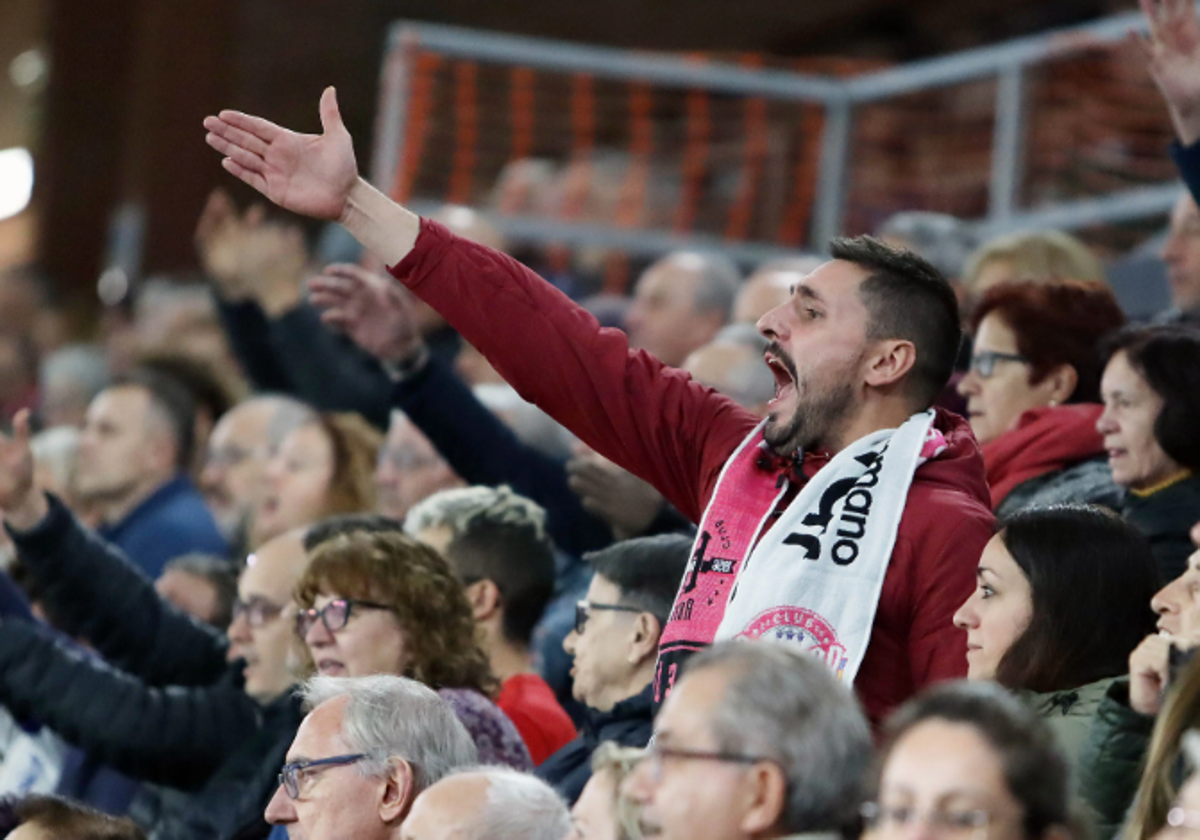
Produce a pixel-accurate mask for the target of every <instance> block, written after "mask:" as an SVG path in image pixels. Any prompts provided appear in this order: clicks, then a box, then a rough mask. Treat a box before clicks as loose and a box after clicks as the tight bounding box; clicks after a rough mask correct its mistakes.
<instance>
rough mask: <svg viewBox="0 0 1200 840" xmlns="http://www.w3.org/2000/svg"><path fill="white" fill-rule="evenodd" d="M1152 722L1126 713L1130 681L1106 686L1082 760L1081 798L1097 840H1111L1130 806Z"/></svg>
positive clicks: (1141, 716)
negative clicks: (1087, 809)
mask: <svg viewBox="0 0 1200 840" xmlns="http://www.w3.org/2000/svg"><path fill="white" fill-rule="evenodd" d="M1153 729H1154V718H1152V717H1147V716H1146V715H1143V714H1139V713H1138V712H1135V711H1134V710H1133V709H1131V708H1130V707H1129V681H1128V680H1127V679H1121V680H1117V681H1116V682H1114V683H1113V684H1112V685H1111V686H1109V688H1108V691H1107V692H1106V693H1105V695H1104V697H1103V699H1101V701H1100V706H1099V707H1098V708H1097V710H1096V716H1095V718H1094V719H1093V720H1092V728H1091V731H1090V732H1089V733H1088V738H1087V742H1086V743H1085V744H1084V747H1083V753H1082V755H1081V756H1080V777H1079V792H1080V795H1081V796H1082V797H1083V799H1084V801H1085V802H1086V803H1087V805H1088V808H1089V809H1090V811H1091V815H1092V821H1093V823H1094V824H1095V827H1096V835H1097V837H1098V838H1099V840H1109V838H1111V837H1114V836H1115V835H1116V833H1117V831H1118V830H1119V829H1120V827H1121V825H1122V823H1124V821H1125V815H1126V813H1127V812H1128V811H1129V807H1130V805H1132V804H1133V798H1134V795H1135V794H1136V793H1137V787H1138V783H1139V781H1140V780H1141V775H1142V761H1143V760H1144V759H1145V756H1146V749H1147V747H1148V746H1149V745H1150V733H1151V732H1152V731H1153Z"/></svg>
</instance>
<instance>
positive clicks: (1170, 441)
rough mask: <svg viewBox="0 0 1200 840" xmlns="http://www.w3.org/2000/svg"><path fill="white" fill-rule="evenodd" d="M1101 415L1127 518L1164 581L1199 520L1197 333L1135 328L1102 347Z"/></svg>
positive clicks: (1187, 549)
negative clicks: (1145, 540) (1144, 541)
mask: <svg viewBox="0 0 1200 840" xmlns="http://www.w3.org/2000/svg"><path fill="white" fill-rule="evenodd" d="M1105 350H1106V351H1107V356H1108V359H1107V364H1106V366H1105V368H1104V378H1103V380H1102V382H1101V392H1102V394H1103V397H1104V413H1103V414H1102V415H1101V416H1100V418H1099V420H1098V421H1097V423H1096V429H1097V431H1099V433H1100V434H1101V435H1103V436H1104V449H1105V451H1106V452H1107V453H1108V463H1109V466H1110V467H1111V469H1112V477H1113V481H1114V482H1115V483H1116V484H1118V485H1120V486H1121V487H1123V488H1125V490H1126V491H1127V492H1126V494H1125V498H1124V501H1123V502H1122V504H1121V513H1122V515H1123V516H1124V517H1125V518H1126V519H1128V520H1129V521H1130V522H1132V523H1133V524H1134V525H1135V526H1137V528H1138V530H1140V531H1141V532H1142V533H1143V534H1145V535H1146V537H1147V538H1149V540H1150V547H1151V549H1152V550H1153V551H1154V556H1155V557H1156V558H1157V559H1158V564H1159V568H1160V569H1161V570H1162V575H1163V580H1174V579H1175V578H1177V577H1179V575H1181V574H1182V573H1183V571H1184V569H1185V568H1186V567H1187V558H1188V555H1189V554H1191V553H1192V544H1191V540H1190V539H1189V537H1188V531H1189V530H1190V529H1191V527H1192V525H1193V524H1194V523H1195V522H1196V521H1197V520H1200V475H1197V472H1200V331H1197V330H1194V329H1186V328H1182V327H1137V328H1131V329H1127V330H1122V331H1121V332H1119V333H1117V334H1116V335H1114V336H1113V337H1112V338H1111V340H1109V341H1107V342H1106V343H1105Z"/></svg>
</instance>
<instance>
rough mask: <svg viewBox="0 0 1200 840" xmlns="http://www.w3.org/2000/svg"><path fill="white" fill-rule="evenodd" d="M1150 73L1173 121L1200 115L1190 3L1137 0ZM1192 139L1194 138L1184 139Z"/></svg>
mask: <svg viewBox="0 0 1200 840" xmlns="http://www.w3.org/2000/svg"><path fill="white" fill-rule="evenodd" d="M1140 3H1141V7H1142V12H1143V13H1144V14H1145V16H1146V22H1147V24H1148V25H1149V29H1150V35H1149V37H1148V38H1146V39H1143V40H1142V42H1141V43H1142V47H1143V48H1144V50H1145V52H1146V58H1147V62H1148V65H1149V68H1150V74H1151V75H1152V76H1153V77H1154V81H1155V82H1156V83H1157V84H1158V88H1159V90H1160V91H1162V95H1163V98H1164V99H1166V100H1167V104H1168V105H1169V106H1170V107H1171V109H1172V111H1173V112H1174V113H1175V115H1176V117H1177V118H1184V119H1187V118H1191V117H1195V116H1196V114H1197V113H1198V112H1200V18H1197V16H1196V7H1195V6H1194V5H1193V0H1140ZM1188 139H1194V138H1188Z"/></svg>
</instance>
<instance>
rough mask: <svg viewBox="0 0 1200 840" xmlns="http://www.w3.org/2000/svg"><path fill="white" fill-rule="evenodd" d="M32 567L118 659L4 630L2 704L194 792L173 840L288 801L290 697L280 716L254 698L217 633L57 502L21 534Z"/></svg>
mask: <svg viewBox="0 0 1200 840" xmlns="http://www.w3.org/2000/svg"><path fill="white" fill-rule="evenodd" d="M12 536H13V540H14V542H15V543H16V546H17V550H18V552H19V554H20V556H21V558H22V560H23V561H24V562H25V563H26V564H27V565H28V566H29V568H30V569H31V570H32V573H33V574H34V575H36V576H37V578H38V579H39V582H40V583H41V584H42V585H43V587H44V592H45V599H46V602H47V603H48V604H49V605H50V606H51V607H53V609H54V612H55V614H56V615H57V616H58V617H59V618H60V621H61V622H62V624H63V627H62V629H63V630H64V631H65V632H67V633H68V634H70V635H72V636H83V637H85V638H87V639H88V640H89V641H90V642H91V643H92V644H93V645H94V646H95V647H96V649H97V650H98V651H99V652H100V653H101V655H102V656H103V657H104V658H105V659H106V660H107V663H105V662H102V661H99V660H97V659H95V658H91V657H84V656H81V655H80V654H79V653H78V652H77V651H75V650H73V649H71V648H70V647H68V646H67V645H65V644H64V643H62V642H60V641H58V640H55V639H53V638H48V637H47V636H46V634H45V633H44V632H42V631H40V630H39V629H38V628H37V627H36V626H35V625H32V624H29V623H26V622H17V621H13V622H4V623H3V624H0V702H3V703H4V704H5V705H6V706H8V707H9V708H10V709H11V710H12V711H13V714H14V715H17V716H22V715H25V716H36V718H37V719H38V720H40V721H43V722H44V723H45V724H46V725H48V726H50V727H51V728H53V729H54V730H55V731H57V732H58V733H59V734H60V735H62V736H63V737H64V738H65V739H66V740H68V741H70V742H71V743H73V744H76V745H78V746H79V747H81V748H83V749H84V750H86V751H87V752H88V753H89V755H91V756H92V757H94V758H96V759H97V760H99V761H103V762H105V763H107V764H110V765H112V766H113V767H115V768H116V769H118V770H120V771H121V772H124V773H127V774H129V775H131V776H135V777H137V778H139V779H142V780H144V781H149V782H154V783H157V784H162V785H168V786H171V787H175V788H180V789H183V790H186V791H189V792H192V794H193V798H192V800H191V801H190V803H189V804H188V805H187V806H186V807H185V808H184V809H183V811H182V812H181V813H179V814H178V815H177V816H176V817H174V818H172V819H173V823H172V825H170V826H169V827H167V826H164V828H169V832H168V833H157V827H156V836H161V837H170V838H172V840H176V839H177V838H178V840H217V838H229V837H232V836H233V834H234V832H235V831H237V830H239V829H240V828H242V827H243V826H245V825H248V824H254V825H257V827H258V828H259V829H261V834H262V836H266V832H267V825H266V823H264V822H263V821H262V807H263V806H265V804H266V801H267V800H268V799H269V798H270V795H271V794H272V793H273V792H274V789H275V787H276V782H275V776H276V774H277V773H278V772H279V767H280V766H281V765H282V756H283V753H284V752H286V750H287V748H288V745H289V744H290V743H291V741H292V738H293V737H294V735H295V731H296V728H297V727H298V726H299V722H300V710H299V707H298V702H297V701H296V700H294V699H293V698H292V697H291V696H290V695H286V696H284V697H282V698H280V699H279V700H276V701H275V702H274V703H272V704H271V705H270V706H267V707H266V708H264V707H262V706H260V705H259V704H258V703H256V702H255V701H254V700H253V699H252V698H250V697H249V696H248V695H247V694H246V693H245V691H244V690H243V687H242V686H243V678H242V668H243V663H242V662H240V661H237V662H234V663H232V664H230V663H227V662H226V661H225V653H226V650H227V648H228V642H227V641H226V640H225V637H224V636H222V635H221V634H220V633H218V632H217V631H215V630H213V629H212V628H210V627H207V626H206V625H203V624H200V623H199V622H197V621H195V620H194V619H192V618H191V617H190V616H187V615H186V614H184V613H183V612H181V611H180V610H178V609H176V608H175V607H174V606H172V605H171V604H169V603H167V602H166V601H164V600H163V599H161V598H160V597H159V596H158V594H157V593H156V592H155V591H154V587H153V584H152V583H151V582H150V580H149V579H148V578H147V577H146V576H145V575H144V574H143V573H142V572H141V570H140V569H138V568H137V567H135V566H134V565H133V564H132V563H130V562H129V561H128V560H127V559H126V558H124V557H123V556H122V555H121V554H120V552H119V551H117V550H116V549H114V548H113V547H112V546H110V545H109V544H107V543H105V542H104V541H103V540H101V539H99V538H98V537H96V536H95V535H94V534H91V533H90V532H88V531H87V530H85V529H84V528H83V527H82V526H81V525H80V524H79V523H78V522H77V521H76V520H75V518H74V517H73V516H72V515H71V514H70V513H69V512H68V511H67V509H66V508H65V507H63V506H62V504H61V503H60V502H58V501H57V500H56V499H54V498H53V497H51V498H50V513H49V515H48V516H47V517H46V518H45V519H44V520H43V521H42V522H41V523H39V524H38V526H37V527H35V528H34V529H32V530H30V531H27V532H23V533H21V532H12Z"/></svg>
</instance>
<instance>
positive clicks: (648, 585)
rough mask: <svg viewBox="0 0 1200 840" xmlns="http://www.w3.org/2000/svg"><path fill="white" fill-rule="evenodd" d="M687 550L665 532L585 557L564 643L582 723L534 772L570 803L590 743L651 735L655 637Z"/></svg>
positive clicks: (629, 743) (584, 771)
mask: <svg viewBox="0 0 1200 840" xmlns="http://www.w3.org/2000/svg"><path fill="white" fill-rule="evenodd" d="M690 553H691V541H690V540H688V539H687V538H686V537H682V536H678V535H670V534H668V535H660V536H656V537H641V538H639V539H634V540H626V541H624V542H619V543H616V544H615V545H612V546H609V547H608V548H606V549H603V550H601V551H596V552H593V553H592V554H587V555H585V556H584V559H585V560H587V562H588V563H589V565H591V567H592V568H593V569H594V570H595V575H594V576H593V578H592V583H591V586H589V587H588V591H587V597H586V599H585V600H583V601H580V602H579V604H578V606H577V607H576V614H575V629H574V630H572V631H571V633H569V634H568V635H567V638H566V639H565V640H564V641H563V649H564V650H565V651H566V652H567V653H568V654H570V655H571V656H573V657H575V664H574V667H572V669H571V675H572V676H573V677H574V685H573V688H572V691H573V693H574V695H575V699H576V700H578V701H579V702H581V703H583V704H584V706H585V707H586V709H585V711H584V720H583V726H582V727H581V728H580V733H579V737H578V738H576V739H575V740H574V741H572V742H571V743H569V744H567V745H566V746H565V747H563V748H562V749H561V750H559V751H558V752H556V753H554V755H552V756H550V757H549V758H548V759H546V761H545V763H543V764H542V765H541V766H539V767H538V768H537V771H536V773H537V775H538V776H539V777H540V778H541V779H543V780H545V781H546V782H549V783H550V784H551V785H553V786H554V788H555V789H556V790H557V791H558V792H559V793H560V794H562V796H563V798H565V799H566V800H567V801H568V802H570V803H574V802H575V800H576V799H578V798H579V794H580V792H582V791H583V786H584V785H586V784H587V781H588V779H589V778H591V774H592V769H591V768H592V765H591V756H592V752H593V751H594V750H595V749H596V747H598V746H599V745H600V744H601V743H603V742H604V741H615V742H617V743H618V744H620V745H621V746H626V747H642V746H645V745H646V741H647V740H649V738H650V729H651V726H652V723H651V721H652V718H653V703H652V696H651V683H652V682H653V680H654V668H655V663H656V661H657V657H658V643H659V637H660V636H661V635H662V628H663V627H664V626H665V625H666V623H667V619H668V618H669V616H670V612H671V604H672V603H673V602H674V600H675V593H676V591H677V590H678V589H679V580H680V578H682V577H683V571H684V568H685V567H686V566H687V561H688V557H689V555H690Z"/></svg>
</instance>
